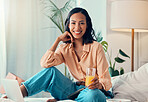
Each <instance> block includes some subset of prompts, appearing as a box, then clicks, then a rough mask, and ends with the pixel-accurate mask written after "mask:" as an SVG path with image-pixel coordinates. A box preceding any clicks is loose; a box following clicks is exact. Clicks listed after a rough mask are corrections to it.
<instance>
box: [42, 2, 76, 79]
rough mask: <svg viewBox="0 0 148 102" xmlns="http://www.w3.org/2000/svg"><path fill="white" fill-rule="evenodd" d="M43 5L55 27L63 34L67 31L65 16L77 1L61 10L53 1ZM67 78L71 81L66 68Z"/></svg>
mask: <svg viewBox="0 0 148 102" xmlns="http://www.w3.org/2000/svg"><path fill="white" fill-rule="evenodd" d="M40 1H41V2H42V4H43V6H44V7H43V13H44V14H45V15H46V17H48V18H49V19H50V20H51V21H52V22H53V23H54V24H55V26H56V27H57V28H58V29H59V30H60V32H61V34H63V33H64V31H65V26H64V21H65V19H66V18H65V15H67V13H68V12H69V11H70V10H71V9H72V7H73V6H75V4H76V1H75V0H68V1H67V2H66V3H65V5H64V6H63V7H61V8H59V7H58V6H57V5H56V4H55V3H54V2H53V1H52V0H40ZM65 76H67V77H68V78H69V79H71V76H70V73H67V68H66V66H65Z"/></svg>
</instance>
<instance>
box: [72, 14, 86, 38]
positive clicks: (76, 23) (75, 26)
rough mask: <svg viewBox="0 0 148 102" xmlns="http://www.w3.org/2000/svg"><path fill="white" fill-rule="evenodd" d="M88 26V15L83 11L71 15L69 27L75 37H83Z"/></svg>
mask: <svg viewBox="0 0 148 102" xmlns="http://www.w3.org/2000/svg"><path fill="white" fill-rule="evenodd" d="M86 28H87V24H86V17H85V16H84V15H83V14H82V13H75V14H73V15H72V16H71V17H70V23H69V29H70V32H71V34H72V35H73V37H74V39H82V37H83V35H84V34H85V32H86Z"/></svg>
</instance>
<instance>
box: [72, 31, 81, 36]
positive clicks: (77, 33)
mask: <svg viewBox="0 0 148 102" xmlns="http://www.w3.org/2000/svg"><path fill="white" fill-rule="evenodd" d="M81 32H82V31H80V32H75V31H74V33H75V34H76V35H79V34H80V33H81Z"/></svg>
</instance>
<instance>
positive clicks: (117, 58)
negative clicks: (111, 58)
mask: <svg viewBox="0 0 148 102" xmlns="http://www.w3.org/2000/svg"><path fill="white" fill-rule="evenodd" d="M115 61H116V62H118V63H123V62H125V60H123V59H121V58H119V57H115Z"/></svg>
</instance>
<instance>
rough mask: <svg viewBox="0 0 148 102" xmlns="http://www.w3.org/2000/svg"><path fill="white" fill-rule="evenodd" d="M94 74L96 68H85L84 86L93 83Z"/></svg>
mask: <svg viewBox="0 0 148 102" xmlns="http://www.w3.org/2000/svg"><path fill="white" fill-rule="evenodd" d="M95 75H96V68H87V70H86V80H85V86H89V85H90V84H91V83H93V81H92V80H93V79H94V78H95Z"/></svg>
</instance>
